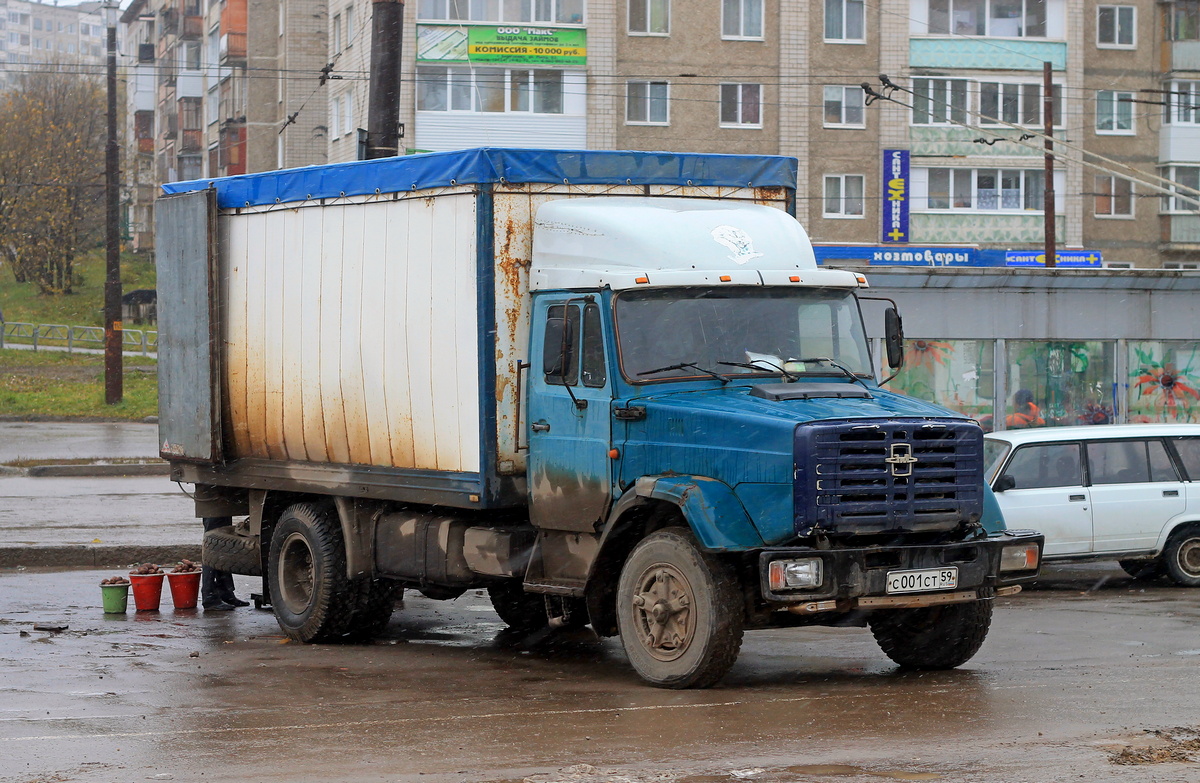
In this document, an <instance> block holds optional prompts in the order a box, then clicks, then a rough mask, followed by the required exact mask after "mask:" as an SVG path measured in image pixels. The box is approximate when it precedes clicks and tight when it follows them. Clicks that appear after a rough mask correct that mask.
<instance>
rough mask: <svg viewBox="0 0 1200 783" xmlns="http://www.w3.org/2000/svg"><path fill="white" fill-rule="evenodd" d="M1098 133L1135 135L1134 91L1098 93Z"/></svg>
mask: <svg viewBox="0 0 1200 783" xmlns="http://www.w3.org/2000/svg"><path fill="white" fill-rule="evenodd" d="M1096 133H1105V134H1124V135H1127V136H1132V135H1133V93H1131V92H1117V91H1115V90H1100V91H1099V92H1097V93H1096Z"/></svg>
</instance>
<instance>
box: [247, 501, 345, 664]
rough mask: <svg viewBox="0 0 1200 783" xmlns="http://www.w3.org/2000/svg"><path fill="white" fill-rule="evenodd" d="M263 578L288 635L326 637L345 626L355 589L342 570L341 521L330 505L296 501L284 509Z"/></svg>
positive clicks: (302, 638) (305, 639) (339, 634)
mask: <svg viewBox="0 0 1200 783" xmlns="http://www.w3.org/2000/svg"><path fill="white" fill-rule="evenodd" d="M267 579H268V582H269V584H270V587H271V607H272V608H273V609H274V610H275V619H276V620H278V621H279V627H280V628H282V629H283V632H284V633H285V634H287V635H288V636H289V637H291V638H292V639H295V640H296V641H298V642H330V641H337V640H339V639H340V638H341V637H342V636H344V635H345V634H346V633H347V632H348V631H349V629H350V624H351V622H352V621H353V619H354V614H355V609H356V608H357V605H358V597H359V595H360V591H359V590H357V589H355V586H354V585H352V584H351V582H350V579H349V578H347V576H346V548H345V546H344V545H343V543H342V528H341V523H340V522H339V521H338V519H337V515H336V514H334V513H333V510H332V509H331V508H326V507H322V506H317V505H313V504H310V503H298V504H296V505H294V506H291V507H290V508H288V509H287V510H286V511H284V512H283V515H282V516H281V517H280V518H279V522H278V523H277V524H276V525H275V531H274V533H272V535H271V553H270V558H269V560H268V563H267Z"/></svg>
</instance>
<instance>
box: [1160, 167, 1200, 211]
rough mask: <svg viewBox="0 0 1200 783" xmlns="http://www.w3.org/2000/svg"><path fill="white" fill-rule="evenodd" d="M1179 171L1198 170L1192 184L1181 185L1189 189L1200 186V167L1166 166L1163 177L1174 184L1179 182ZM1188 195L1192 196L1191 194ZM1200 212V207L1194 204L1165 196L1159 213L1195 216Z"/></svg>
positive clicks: (1161, 201)
mask: <svg viewBox="0 0 1200 783" xmlns="http://www.w3.org/2000/svg"><path fill="white" fill-rule="evenodd" d="M1179 169H1196V170H1197V171H1196V178H1195V180H1193V181H1192V182H1185V183H1180V184H1183V185H1187V186H1188V187H1197V186H1198V185H1200V165H1196V166H1164V167H1163V169H1162V172H1161V173H1162V176H1164V177H1166V178H1167V179H1169V180H1171V181H1172V182H1179V180H1180V178H1181V177H1180V174H1179ZM1188 195H1191V194H1190V193H1189V194H1188ZM1197 212H1200V206H1197V205H1195V204H1192V203H1191V202H1188V201H1183V200H1180V199H1176V198H1175V197H1174V196H1168V195H1165V194H1164V195H1163V197H1162V198H1161V199H1160V200H1159V213H1160V214H1163V215H1194V214H1196V213H1197Z"/></svg>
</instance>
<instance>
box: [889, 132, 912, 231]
mask: <svg viewBox="0 0 1200 783" xmlns="http://www.w3.org/2000/svg"><path fill="white" fill-rule="evenodd" d="M909 191H910V188H909V182H908V150H884V151H883V237H882V241H884V242H887V243H894V242H907V241H908V194H909Z"/></svg>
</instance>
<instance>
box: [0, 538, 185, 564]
mask: <svg viewBox="0 0 1200 783" xmlns="http://www.w3.org/2000/svg"><path fill="white" fill-rule="evenodd" d="M200 556H201V545H200V544H174V545H172V544H165V545H157V546H138V545H132V546H91V545H78V546H22V547H15V546H6V547H0V568H20V567H26V568H63V567H86V568H124V567H126V566H128V565H130V564H131V563H158V564H162V563H176V562H178V561H180V560H194V561H196V562H197V563H198V562H200Z"/></svg>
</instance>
